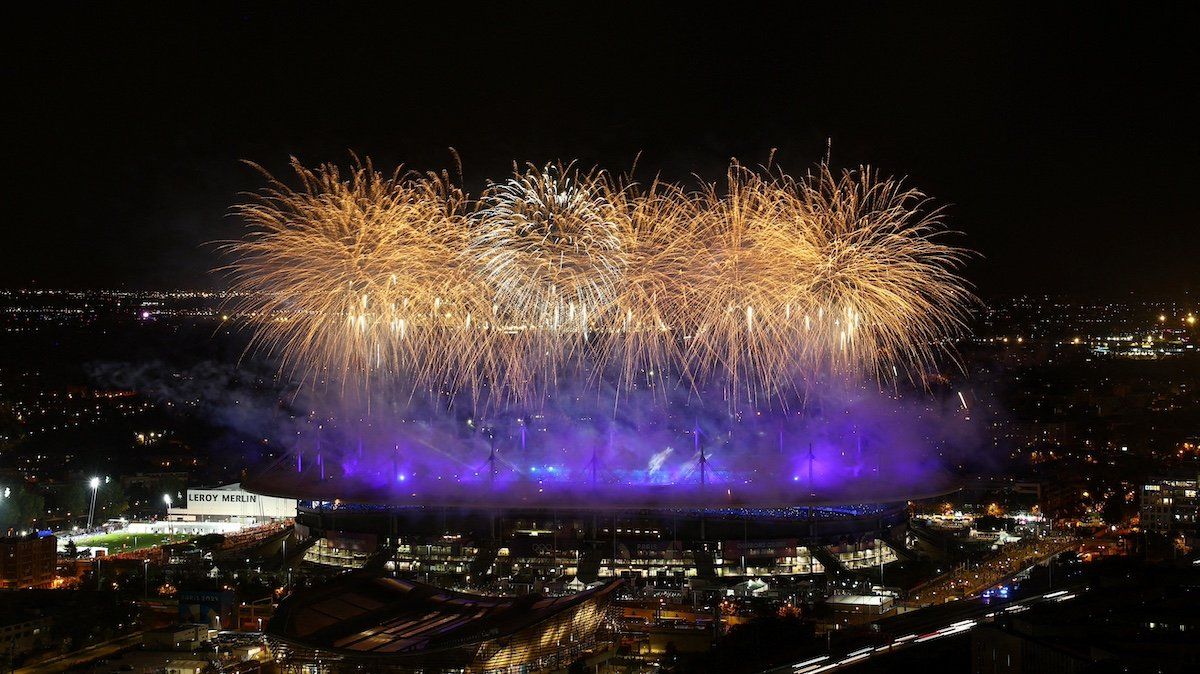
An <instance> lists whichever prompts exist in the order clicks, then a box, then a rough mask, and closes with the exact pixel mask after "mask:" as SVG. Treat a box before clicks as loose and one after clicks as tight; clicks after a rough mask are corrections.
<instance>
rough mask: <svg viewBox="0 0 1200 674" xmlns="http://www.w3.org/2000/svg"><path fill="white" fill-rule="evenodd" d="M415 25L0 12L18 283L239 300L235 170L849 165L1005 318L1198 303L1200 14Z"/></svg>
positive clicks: (498, 16) (504, 9)
mask: <svg viewBox="0 0 1200 674" xmlns="http://www.w3.org/2000/svg"><path fill="white" fill-rule="evenodd" d="M396 4H397V6H403V7H406V8H408V10H407V11H404V12H402V13H395V14H388V15H385V14H373V13H369V12H366V11H360V10H347V9H343V8H338V6H337V5H335V4H334V3H258V4H255V5H253V6H252V7H250V8H245V7H235V8H234V7H224V8H222V7H221V6H218V5H214V4H210V3H201V4H197V5H194V6H190V7H191V8H190V9H189V8H188V7H189V6H187V5H183V4H177V3H155V4H146V5H131V4H125V3H89V4H87V5H79V6H74V5H66V6H57V7H56V6H54V5H53V4H52V3H40V4H39V7H40V8H41V9H40V10H38V11H37V12H25V13H20V12H12V11H11V10H6V12H8V15H7V16H6V19H5V21H4V26H3V28H0V31H2V33H3V35H2V38H3V47H2V49H3V51H4V57H3V59H2V63H0V72H2V73H3V91H4V92H5V93H6V96H5V98H6V99H7V100H6V101H5V102H4V103H3V110H4V113H5V119H6V123H5V125H4V128H5V132H4V148H5V152H4V155H5V161H4V169H3V170H4V172H5V175H4V188H3V192H2V194H3V209H2V212H0V217H2V218H3V232H4V236H3V239H2V241H3V243H2V244H0V285H2V286H10V287H11V286H25V285H28V284H30V283H36V284H37V285H39V286H42V287H129V288H146V287H167V288H187V287H219V286H220V284H221V279H220V277H218V276H214V275H212V274H211V273H209V270H210V269H212V268H213V267H215V266H217V265H218V264H219V262H220V258H219V257H218V255H217V254H216V251H215V250H214V247H213V246H210V245H206V244H207V243H208V242H212V241H215V240H219V239H226V238H230V237H233V236H237V235H238V234H239V233H240V225H239V223H237V222H236V221H235V220H233V219H232V218H229V217H227V212H228V209H229V207H230V205H231V204H233V203H234V202H236V201H237V200H238V198H239V197H238V193H239V192H240V191H243V190H250V189H255V188H256V187H258V186H259V185H260V184H261V181H260V179H259V177H258V176H257V174H255V173H254V172H253V171H251V170H250V169H248V168H246V167H245V166H243V165H242V164H241V163H240V160H243V159H251V160H254V161H257V162H260V163H262V164H263V165H265V166H266V167H268V168H269V169H271V170H275V171H282V170H283V169H284V166H285V164H286V161H287V158H288V156H289V155H296V156H298V157H299V158H301V159H302V160H303V161H305V162H309V163H314V162H320V161H337V162H341V163H346V162H347V161H348V160H349V152H351V151H354V152H357V153H359V154H361V155H369V156H371V157H373V158H375V160H376V162H377V163H379V164H381V165H392V164H395V163H399V162H404V163H405V164H407V165H408V166H411V167H413V168H420V169H429V168H445V167H452V166H453V160H452V157H451V154H450V151H449V149H448V148H451V147H453V148H455V149H457V151H458V152H459V154H460V155H461V157H462V160H463V165H464V173H465V178H466V181H467V184H468V187H470V188H471V189H472V190H474V191H477V190H478V188H479V187H480V186H481V185H482V184H483V181H484V180H485V179H486V178H487V177H501V176H503V175H504V174H505V172H506V171H507V170H508V168H509V166H510V164H511V161H512V160H513V159H517V160H520V161H526V160H530V161H535V162H538V163H541V162H544V161H546V160H551V159H556V158H564V159H570V158H579V159H581V160H582V161H583V162H584V163H585V164H589V165H590V164H592V163H599V164H601V165H603V166H605V167H608V168H612V169H628V168H629V167H630V166H631V165H632V164H633V162H634V159H635V157H636V156H637V155H638V153H639V152H640V153H641V159H640V161H639V164H638V167H639V174H640V175H649V174H651V173H653V172H656V171H661V172H662V173H663V174H664V175H666V176H668V177H671V178H687V177H688V176H689V175H690V174H692V173H693V172H695V173H697V174H699V175H701V176H704V177H706V178H710V179H716V178H718V177H719V176H720V175H721V173H722V171H723V169H724V167H725V166H726V164H727V162H728V160H729V158H730V157H733V156H736V157H739V158H740V159H741V160H742V161H743V162H745V163H756V162H761V161H765V160H766V159H767V157H768V154H769V152H770V150H771V148H778V154H777V160H778V162H779V163H781V164H782V165H783V166H784V167H785V168H789V169H791V170H793V171H794V172H801V171H803V170H804V169H805V168H806V167H808V166H809V165H810V164H811V163H812V162H814V161H816V160H818V159H820V158H821V157H822V156H823V155H824V153H825V152H826V144H827V142H830V143H832V158H833V162H834V164H835V165H838V166H854V165H857V164H859V163H861V162H868V163H871V164H872V165H875V166H877V167H879V168H880V169H882V170H884V171H885V172H888V173H895V174H900V175H906V176H908V177H909V180H910V182H911V183H912V184H913V185H915V186H918V187H920V188H922V189H923V190H925V191H926V192H928V193H930V194H931V195H932V196H934V197H935V198H937V199H938V200H940V201H942V202H945V203H948V204H950V211H949V212H950V217H951V221H952V224H953V226H954V227H955V228H956V229H958V230H961V231H962V232H964V233H965V236H964V237H963V238H961V239H959V240H958V241H959V242H960V243H962V244H964V245H966V246H968V247H970V248H973V249H975V250H977V251H979V253H980V254H981V258H980V259H977V260H976V261H974V262H973V263H972V264H971V266H970V268H969V269H968V276H969V277H970V278H971V279H972V280H973V281H975V282H976V283H977V284H978V285H979V288H980V290H981V291H982V292H983V293H984V294H985V295H991V294H997V293H1009V292H1036V293H1059V292H1074V293H1087V294H1090V295H1094V296H1108V297H1121V296H1128V294H1129V293H1130V292H1131V291H1134V292H1137V293H1138V294H1139V295H1140V296H1146V295H1149V296H1180V295H1182V294H1183V293H1184V292H1186V291H1190V292H1191V293H1192V294H1193V296H1194V294H1195V293H1197V292H1200V271H1198V270H1200V199H1198V198H1197V190H1198V189H1200V168H1198V162H1200V153H1198V150H1200V142H1198V138H1200V131H1198V122H1200V114H1198V113H1200V105H1198V103H1197V101H1198V96H1197V83H1198V78H1197V70H1196V64H1197V63H1198V62H1200V59H1198V58H1197V56H1198V54H1197V51H1198V47H1197V45H1198V44H1200V31H1198V30H1197V25H1200V24H1198V22H1197V17H1196V16H1195V15H1194V14H1191V13H1190V10H1185V9H1183V8H1184V7H1186V4H1187V3H1179V4H1178V6H1179V8H1180V9H1178V10H1174V9H1163V8H1156V7H1153V6H1151V5H1149V4H1146V5H1143V4H1141V3H1136V4H1135V3H1130V4H1129V5H1127V6H1126V5H1112V6H1109V5H1098V4H1096V3H1080V4H1079V5H1078V6H1077V7H1075V8H1058V9H1054V10H1051V11H1050V12H1047V11H1046V10H1045V9H1044V8H1042V7H1041V6H1040V5H1039V4H1033V5H1029V6H1024V7H1022V6H1018V5H1016V4H1013V3H994V4H990V5H989V6H988V7H986V8H985V7H981V6H979V4H978V3H955V4H948V5H945V6H942V7H940V8H937V7H932V6H930V5H929V4H927V3H910V4H886V5H883V4H879V5H876V4H875V3H870V4H868V3H863V4H857V3H827V4H828V5H830V6H831V7H833V8H836V9H827V10H816V9H811V8H805V9H803V10H798V11H791V10H789V11H774V10H772V11H763V10H751V9H748V8H746V7H744V6H743V5H745V4H749V3H727V4H725V5H723V6H720V7H718V8H716V9H702V8H701V7H702V3H697V4H695V5H693V6H692V7H691V8H688V6H687V5H685V4H684V3H662V5H663V7H661V8H658V9H651V8H647V7H642V6H639V5H631V6H629V7H618V6H617V5H616V4H615V3H599V4H597V5H595V6H594V9H591V10H586V11H585V10H581V9H579V8H576V7H573V4H574V3H565V2H559V3H547V4H540V3H492V4H491V5H490V7H491V8H492V9H490V10H488V11H486V12H479V11H476V10H472V11H471V12H469V13H468V12H458V13H456V12H454V11H453V10H452V9H449V7H450V6H451V5H453V4H454V3H433V4H434V6H435V7H440V6H446V7H447V8H448V9H447V10H445V13H440V14H439V13H433V11H432V10H429V9H428V8H421V9H417V8H416V7H415V6H412V5H409V4H408V3H396ZM646 4H648V3H646ZM795 4H797V5H800V4H807V3H795ZM1185 11H1189V14H1186V15H1185V14H1184V12H1185ZM163 12H169V14H165V13H163Z"/></svg>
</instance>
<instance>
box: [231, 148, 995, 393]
mask: <svg viewBox="0 0 1200 674" xmlns="http://www.w3.org/2000/svg"><path fill="white" fill-rule="evenodd" d="M293 168H294V170H295V172H296V174H297V177H298V178H299V182H300V188H299V189H292V188H289V187H287V186H286V185H284V184H283V183H282V182H280V181H277V180H275V179H273V178H270V177H269V176H268V178H269V180H270V184H269V187H268V189H267V190H265V191H264V192H262V193H261V194H259V195H257V196H256V197H255V198H254V199H253V200H252V201H250V202H249V203H247V204H244V205H241V206H239V207H237V208H236V213H237V214H238V215H240V216H241V217H242V218H244V219H245V220H246V221H247V223H248V224H249V225H250V227H251V233H250V234H249V235H248V236H246V237H245V238H243V239H242V240H239V241H235V242H232V243H231V244H229V245H228V247H227V248H228V250H229V252H230V253H231V254H232V256H233V258H234V260H233V262H232V264H231V265H230V269H231V270H232V273H233V275H234V278H235V289H236V290H238V291H240V295H239V296H240V297H242V298H243V299H242V301H241V305H240V306H239V307H237V309H238V313H239V314H240V315H241V316H245V317H248V318H249V320H250V321H251V322H252V324H253V326H254V329H255V339H256V343H257V344H259V345H261V346H265V347H267V348H269V349H270V350H272V351H274V352H276V353H278V354H279V355H280V356H281V357H282V360H283V362H284V366H285V367H286V368H288V369H289V370H291V371H293V372H295V373H297V374H298V375H299V376H301V377H302V378H305V379H310V380H311V379H317V378H325V377H329V378H331V379H335V380H341V381H348V380H354V379H358V378H361V379H364V380H366V379H372V378H374V377H377V376H386V377H389V378H393V377H394V378H396V379H398V380H400V381H404V382H406V383H407V384H408V385H410V386H411V387H413V389H416V388H425V389H428V390H431V391H439V390H461V389H464V388H469V389H470V390H472V391H473V392H476V393H478V392H479V391H480V390H481V389H484V388H487V389H490V390H491V391H492V392H493V393H494V392H501V391H503V392H505V393H506V395H512V396H518V397H528V396H530V395H531V394H533V393H534V392H536V391H537V390H538V387H539V386H541V385H544V384H548V383H552V382H553V381H554V380H555V379H556V378H557V377H560V376H572V377H574V376H578V375H580V374H581V371H582V370H585V369H586V370H588V371H590V372H591V373H592V374H594V375H597V376H599V377H601V378H604V377H611V378H613V379H614V380H615V381H616V383H617V384H618V386H619V387H637V386H643V385H653V384H655V382H660V383H661V382H666V381H668V380H671V381H674V382H683V383H684V384H685V385H688V386H693V387H696V388H701V387H703V386H705V385H706V384H708V383H712V382H721V384H720V385H721V386H723V387H724V388H725V391H726V393H727V394H728V395H731V396H734V397H739V398H740V397H743V396H744V397H745V398H747V399H751V400H756V399H764V398H765V399H772V398H781V397H784V396H787V395H789V394H791V393H793V392H795V391H798V390H800V389H802V388H803V387H804V385H805V384H804V382H805V381H806V380H808V379H810V378H813V377H819V376H825V375H827V374H834V375H847V376H869V377H875V378H885V377H889V376H896V375H898V373H899V372H901V371H903V372H909V373H914V372H920V371H923V370H925V369H927V368H929V367H930V366H931V365H932V364H933V363H934V361H935V358H936V356H937V354H938V352H939V351H940V350H944V349H946V345H947V343H948V341H949V340H950V339H951V338H953V337H954V336H956V335H958V334H960V333H961V331H962V330H963V321H964V318H965V316H966V312H967V310H968V308H969V307H970V305H971V303H972V302H973V301H974V299H973V297H972V295H971V293H970V292H969V290H968V289H967V288H966V286H965V284H964V282H963V281H962V280H961V278H960V277H959V276H958V269H959V268H960V266H961V263H962V260H963V256H964V251H962V250H961V249H958V248H954V247H952V246H949V245H946V244H944V243H941V241H940V236H939V235H940V234H941V233H942V231H943V225H942V221H941V212H940V211H939V210H937V209H930V208H928V203H927V199H926V198H925V197H924V195H923V194H921V193H920V192H918V191H916V190H913V189H910V188H906V187H904V186H903V185H902V184H901V183H900V182H899V181H895V180H892V179H884V178H880V177H879V176H877V175H876V174H875V173H874V172H872V171H871V170H870V169H866V168H863V169H859V170H857V171H845V172H842V173H834V172H833V171H832V170H831V169H830V168H829V166H828V165H827V164H824V163H822V164H820V165H818V166H817V167H816V168H815V169H814V170H813V171H812V172H810V173H809V174H806V175H805V176H803V177H801V178H793V177H792V176H789V175H787V174H786V173H783V172H781V171H769V170H765V169H764V170H752V169H749V168H746V167H743V166H741V165H738V164H736V163H735V164H733V165H732V166H731V168H730V170H729V172H728V174H727V176H726V180H725V182H724V183H722V184H712V185H708V186H705V187H704V188H703V189H700V190H697V191H688V190H687V189H685V188H684V187H682V186H679V185H676V184H672V183H667V182H663V181H654V182H652V183H650V184H649V185H640V184H638V183H635V182H632V181H628V180H621V179H616V178H613V177H612V176H610V175H609V174H607V173H605V172H603V171H599V170H592V171H581V170H578V169H576V168H575V167H574V166H573V165H570V164H567V165H562V164H550V165H546V166H544V167H532V166H531V167H528V168H527V169H525V170H518V171H515V172H514V175H513V176H512V177H511V178H509V179H507V180H505V181H503V182H499V183H493V184H491V185H489V187H488V188H487V189H485V190H484V192H483V194H482V195H481V196H480V197H479V198H478V199H476V200H472V199H470V198H469V197H467V196H466V195H465V194H464V193H463V192H462V191H461V190H460V189H459V188H457V187H455V186H454V185H453V184H452V183H451V181H450V180H449V179H448V178H447V177H446V176H445V175H444V174H416V173H411V172H408V173H405V172H401V171H397V172H395V173H393V174H391V175H390V176H389V175H384V174H381V173H379V172H378V171H376V170H375V169H374V168H373V167H372V166H371V165H370V163H369V162H368V163H367V164H366V165H362V166H358V167H356V168H355V169H354V170H352V171H351V172H350V173H349V174H348V175H345V176H343V175H342V174H341V173H340V172H339V171H338V169H337V168H336V167H334V166H330V165H324V166H321V167H319V168H317V169H315V170H310V169H306V168H304V167H302V166H301V165H299V164H298V163H293Z"/></svg>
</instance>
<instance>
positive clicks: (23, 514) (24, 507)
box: [0, 482, 46, 531]
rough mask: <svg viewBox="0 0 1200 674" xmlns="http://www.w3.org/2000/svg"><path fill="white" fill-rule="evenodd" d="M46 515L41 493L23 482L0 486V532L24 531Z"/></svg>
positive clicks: (44, 501)
mask: <svg viewBox="0 0 1200 674" xmlns="http://www.w3.org/2000/svg"><path fill="white" fill-rule="evenodd" d="M45 513H46V499H45V497H44V496H42V493H41V492H40V491H38V490H37V489H35V488H34V487H32V486H30V485H28V484H25V483H24V482H21V483H18V484H16V485H4V486H0V530H3V531H7V530H9V529H24V528H27V527H31V526H34V525H36V524H37V522H36V521H35V520H37V519H39V518H41V517H42V516H43V515H45Z"/></svg>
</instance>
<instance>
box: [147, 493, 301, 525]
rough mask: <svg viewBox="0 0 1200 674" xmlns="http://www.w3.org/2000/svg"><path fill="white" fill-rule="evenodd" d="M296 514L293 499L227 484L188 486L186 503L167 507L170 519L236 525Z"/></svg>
mask: <svg viewBox="0 0 1200 674" xmlns="http://www.w3.org/2000/svg"><path fill="white" fill-rule="evenodd" d="M295 516H296V499H291V498H278V497H275V496H263V495H261V494H254V493H251V492H248V491H246V490H245V489H242V485H240V484H237V483H235V484H227V485H224V486H221V487H214V488H212V489H188V490H187V503H186V504H185V507H182V508H171V509H169V510H168V511H167V519H168V520H170V521H172V522H212V523H232V524H240V525H251V524H262V523H264V522H269V521H271V520H281V519H287V518H290V517H295Z"/></svg>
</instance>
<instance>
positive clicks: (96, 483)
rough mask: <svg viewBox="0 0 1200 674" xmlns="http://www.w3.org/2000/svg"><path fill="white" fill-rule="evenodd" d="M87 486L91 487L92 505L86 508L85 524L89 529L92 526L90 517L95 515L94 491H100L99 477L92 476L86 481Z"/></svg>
mask: <svg viewBox="0 0 1200 674" xmlns="http://www.w3.org/2000/svg"><path fill="white" fill-rule="evenodd" d="M88 486H90V487H91V488H92V505H91V507H89V508H88V525H87V528H88V530H89V531H90V530H91V528H92V519H93V518H94V517H95V515H96V492H98V491H100V478H98V477H93V478H92V479H91V480H89V481H88Z"/></svg>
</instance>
